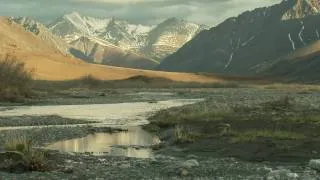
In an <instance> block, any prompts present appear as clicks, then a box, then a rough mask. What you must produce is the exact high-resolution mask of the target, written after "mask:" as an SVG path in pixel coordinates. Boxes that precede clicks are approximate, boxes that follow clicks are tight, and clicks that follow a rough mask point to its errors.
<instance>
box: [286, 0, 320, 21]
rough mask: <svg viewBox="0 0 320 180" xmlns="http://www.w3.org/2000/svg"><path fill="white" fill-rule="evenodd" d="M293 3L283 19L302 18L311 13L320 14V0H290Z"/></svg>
mask: <svg viewBox="0 0 320 180" xmlns="http://www.w3.org/2000/svg"><path fill="white" fill-rule="evenodd" d="M288 2H289V3H293V4H291V8H289V9H288V10H287V11H286V12H285V13H284V14H283V16H282V20H290V19H301V18H305V17H307V16H310V15H319V14H320V1H319V0H297V1H292V0H290V1H288Z"/></svg>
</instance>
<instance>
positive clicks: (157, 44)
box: [49, 12, 207, 59]
mask: <svg viewBox="0 0 320 180" xmlns="http://www.w3.org/2000/svg"><path fill="white" fill-rule="evenodd" d="M49 29H50V30H51V31H52V32H53V33H55V34H56V35H58V36H60V37H61V38H63V39H64V40H66V41H67V42H68V43H71V42H73V41H75V40H77V39H79V38H80V37H83V36H87V37H94V38H96V39H100V40H103V41H107V42H110V43H112V44H113V45H115V46H117V47H120V48H122V49H123V50H130V51H132V52H137V53H143V54H145V55H147V56H149V57H152V58H156V59H160V58H163V57H164V56H166V55H168V54H171V53H173V52H175V51H176V50H177V49H179V48H180V47H181V46H183V45H184V44H185V43H186V42H188V41H190V40H191V39H192V38H193V37H194V36H196V35H197V34H198V33H199V32H200V31H201V30H204V29H207V27H206V26H202V25H198V24H194V23H190V22H187V21H183V20H178V19H176V18H170V19H168V20H166V21H164V22H163V23H161V24H159V25H156V26H146V25H141V24H133V23H130V22H128V21H125V20H120V19H117V18H105V19H99V18H93V17H87V16H82V15H80V14H79V13H77V12H73V13H70V14H66V15H64V16H63V17H61V18H59V19H57V20H56V21H55V22H53V23H51V24H50V25H49Z"/></svg>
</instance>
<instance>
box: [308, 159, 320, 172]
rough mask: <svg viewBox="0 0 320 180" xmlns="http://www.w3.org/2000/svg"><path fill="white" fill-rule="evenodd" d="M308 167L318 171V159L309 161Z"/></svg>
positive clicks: (319, 161) (319, 166) (319, 162)
mask: <svg viewBox="0 0 320 180" xmlns="http://www.w3.org/2000/svg"><path fill="white" fill-rule="evenodd" d="M309 166H310V167H311V168H312V169H314V170H317V171H320V159H312V160H310V162H309Z"/></svg>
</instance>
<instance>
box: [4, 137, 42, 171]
mask: <svg viewBox="0 0 320 180" xmlns="http://www.w3.org/2000/svg"><path fill="white" fill-rule="evenodd" d="M4 150H5V154H8V160H10V161H9V163H8V164H7V166H8V169H10V171H13V172H14V171H15V168H17V169H19V170H20V169H21V167H23V170H24V171H46V170H48V164H47V160H46V158H45V154H44V152H42V151H39V150H35V149H34V148H33V144H32V141H31V140H30V139H28V138H27V136H26V135H23V134H20V133H15V131H13V132H12V133H9V134H8V135H7V137H6V141H5V144H4Z"/></svg>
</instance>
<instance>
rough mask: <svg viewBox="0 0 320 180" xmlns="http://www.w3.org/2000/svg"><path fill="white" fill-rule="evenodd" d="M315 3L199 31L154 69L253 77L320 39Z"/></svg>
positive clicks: (294, 1)
mask: <svg viewBox="0 0 320 180" xmlns="http://www.w3.org/2000/svg"><path fill="white" fill-rule="evenodd" d="M319 12H320V5H319V2H318V1H316V0H284V1H282V2H281V3H280V4H276V5H274V6H271V7H264V8H258V9H255V10H253V11H247V12H244V13H242V14H241V15H239V16H238V17H233V18H229V19H227V20H226V21H224V22H223V23H221V24H219V25H218V26H216V27H214V28H212V29H210V30H206V31H202V32H201V33H200V34H199V35H197V36H196V37H195V38H194V39H193V40H191V41H190V42H188V43H187V44H186V45H184V46H183V47H182V48H181V49H180V50H178V51H177V52H176V53H174V54H173V55H171V56H169V57H168V58H166V59H165V60H164V61H163V62H162V63H161V64H160V66H159V67H158V69H161V70H168V71H190V72H215V73H221V74H228V75H230V74H232V75H256V74H259V73H261V72H262V71H265V70H266V68H267V67H271V66H272V65H273V64H274V63H275V62H277V61H278V60H279V59H282V58H283V57H286V56H287V55H288V54H290V53H292V52H294V51H296V50H297V49H299V48H302V47H306V46H308V45H310V44H312V43H314V42H316V41H317V40H319V39H320V35H319V32H320V23H318V22H319V21H320V16H319Z"/></svg>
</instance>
